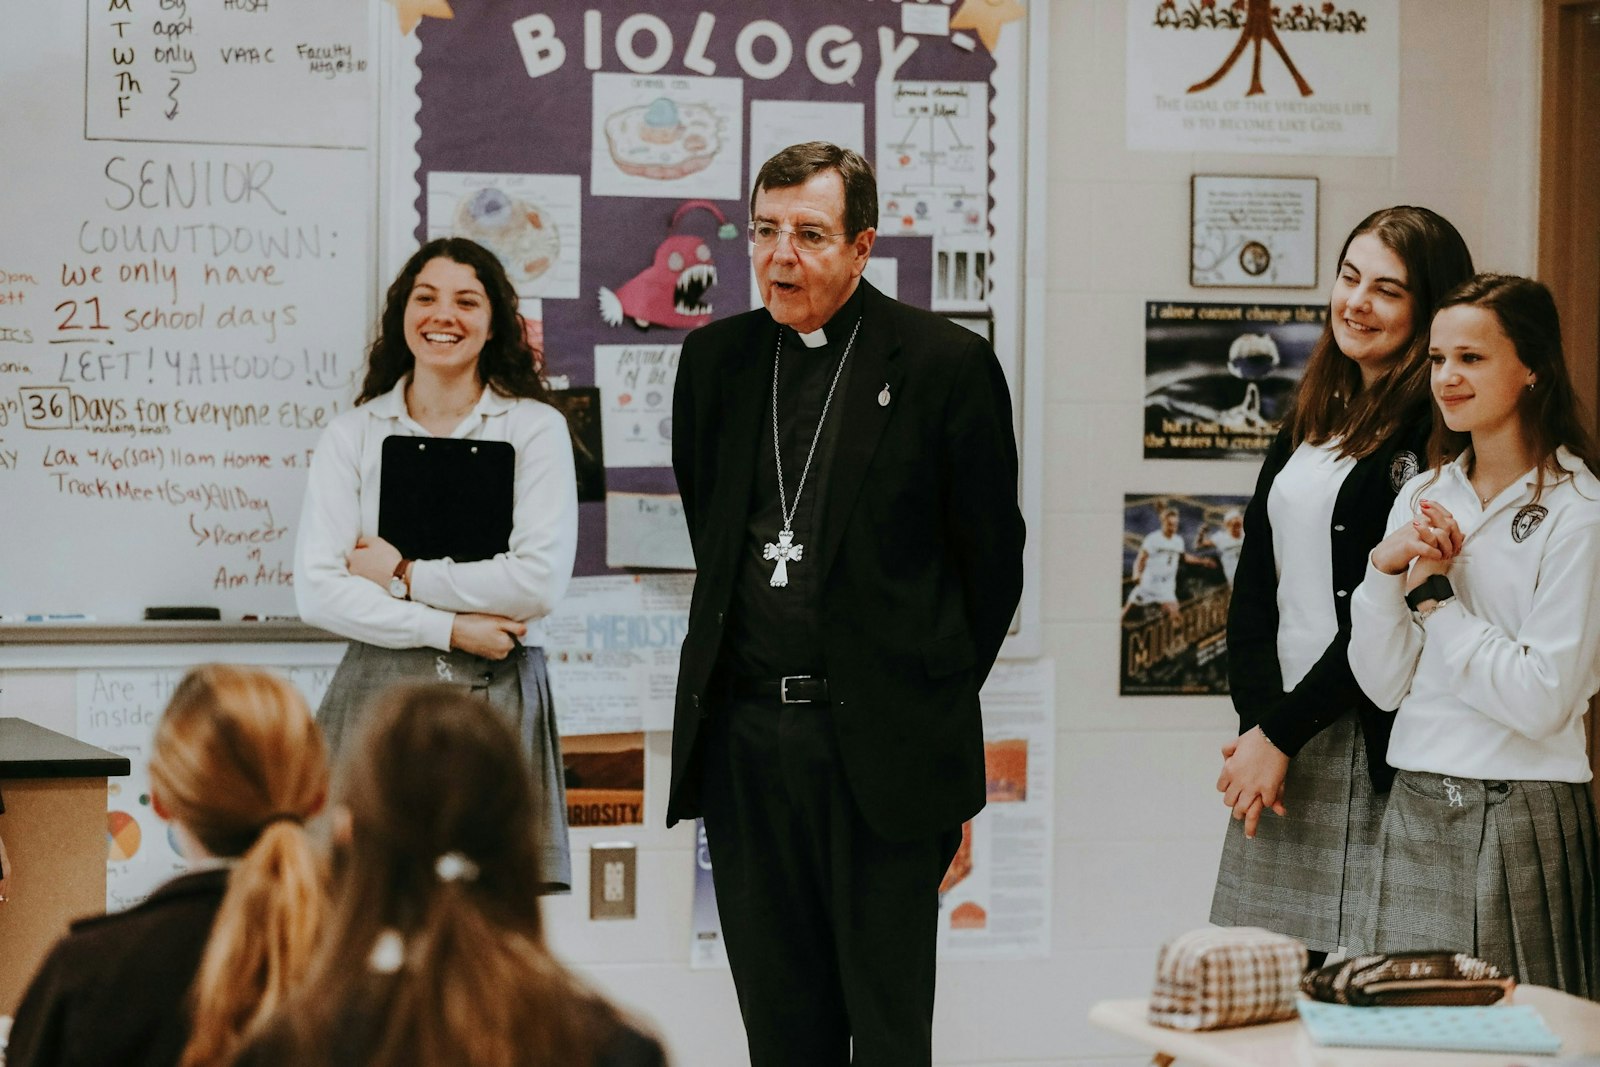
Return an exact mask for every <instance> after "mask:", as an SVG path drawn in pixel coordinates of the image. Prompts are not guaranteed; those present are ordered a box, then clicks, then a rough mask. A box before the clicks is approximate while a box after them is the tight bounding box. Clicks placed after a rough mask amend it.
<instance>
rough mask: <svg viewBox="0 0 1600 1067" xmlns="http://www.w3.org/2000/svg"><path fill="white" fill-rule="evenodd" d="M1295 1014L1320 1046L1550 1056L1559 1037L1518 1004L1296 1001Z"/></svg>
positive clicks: (1556, 1049)
mask: <svg viewBox="0 0 1600 1067" xmlns="http://www.w3.org/2000/svg"><path fill="white" fill-rule="evenodd" d="M1299 1008H1300V1018H1301V1020H1302V1021H1304V1023H1305V1026H1306V1030H1307V1031H1309V1032H1310V1034H1311V1039H1312V1040H1313V1041H1315V1042H1316V1043H1317V1044H1319V1045H1336V1046H1340V1047H1347V1048H1400V1049H1434V1050H1438V1051H1444V1052H1531V1053H1537V1054H1540V1055H1546V1056H1550V1055H1554V1054H1555V1053H1557V1052H1559V1051H1560V1049H1561V1039H1560V1038H1559V1037H1557V1036H1556V1035H1555V1034H1554V1033H1553V1032H1551V1030H1550V1028H1549V1027H1548V1026H1546V1025H1545V1022H1544V1019H1543V1018H1541V1017H1540V1015H1539V1013H1538V1011H1536V1010H1535V1009H1534V1008H1533V1007H1531V1006H1529V1005H1523V1004H1495V1005H1491V1006H1490V1007H1487V1008H1350V1007H1346V1006H1345V1005H1343V1004H1323V1003H1321V1002H1320V1001H1315V1000H1302V1001H1300V1003H1299Z"/></svg>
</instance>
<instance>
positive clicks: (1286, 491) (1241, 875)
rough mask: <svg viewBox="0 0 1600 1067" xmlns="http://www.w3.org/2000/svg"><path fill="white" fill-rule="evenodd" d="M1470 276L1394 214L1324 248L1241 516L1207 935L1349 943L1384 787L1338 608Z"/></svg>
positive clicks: (1383, 718)
mask: <svg viewBox="0 0 1600 1067" xmlns="http://www.w3.org/2000/svg"><path fill="white" fill-rule="evenodd" d="M1471 274H1472V255H1471V253H1470V252H1469V251H1468V250H1467V245H1466V242H1465V241H1464V240H1463V239H1462V237H1461V234H1460V233H1459V232H1458V231H1457V230H1456V228H1455V227H1454V226H1453V225H1451V223H1450V222H1449V220H1447V219H1445V218H1444V217H1443V216H1441V215H1439V214H1438V213H1437V212H1434V211H1430V210H1429V209H1427V208H1424V207H1415V206H1410V205H1400V206H1397V207H1390V208H1384V209H1382V210H1380V211H1375V212H1373V213H1372V214H1371V215H1368V216H1367V217H1366V218H1365V219H1363V220H1362V221H1361V222H1360V223H1358V224H1357V225H1356V227H1355V229H1354V230H1352V231H1351V232H1350V236H1348V237H1347V238H1345V243H1344V245H1343V247H1341V248H1340V250H1339V258H1338V260H1337V266H1336V274H1335V276H1334V280H1333V288H1332V291H1331V292H1330V293H1329V296H1328V319H1327V323H1326V325H1325V326H1324V327H1323V330H1322V336H1321V337H1320V338H1319V339H1318V341H1317V343H1316V345H1315V347H1314V348H1313V349H1312V352H1311V357H1310V360H1309V361H1308V362H1307V364H1306V368H1305V371H1304V373H1303V375H1302V377H1301V379H1300V384H1299V387H1298V388H1297V390H1296V392H1295V400H1294V404H1293V406H1292V408H1291V410H1290V411H1289V413H1288V416H1287V417H1286V418H1285V420H1284V425H1283V429H1282V430H1281V431H1280V432H1279V434H1278V436H1277V438H1276V439H1275V440H1274V441H1273V443H1272V447H1271V448H1270V449H1268V451H1267V454H1266V456H1265V458H1264V461H1263V463H1262V466H1261V473H1260V475H1259V477H1258V478H1257V480H1256V490H1255V496H1254V497H1252V498H1251V500H1250V504H1249V506H1248V507H1247V508H1246V509H1245V513H1244V543H1243V545H1242V546H1241V547H1240V552H1239V561H1238V565H1237V568H1236V569H1235V571H1234V575H1233V594H1232V599H1231V602H1230V604H1229V607H1228V684H1229V690H1230V692H1231V695H1232V697H1233V706H1234V709H1235V710H1236V711H1237V712H1238V714H1239V732H1238V734H1237V735H1236V736H1235V737H1233V738H1230V739H1229V740H1228V742H1227V744H1226V745H1224V746H1223V749H1222V756H1223V764H1222V771H1221V773H1220V774H1219V775H1218V778H1217V789H1218V790H1219V791H1220V792H1221V793H1222V800H1223V803H1224V804H1226V805H1227V806H1228V807H1229V808H1231V809H1232V810H1233V817H1234V820H1235V821H1234V822H1232V823H1231V824H1229V827H1228V832H1227V835H1226V837H1225V838H1224V841H1223V849H1222V859H1221V862H1220V863H1219V864H1218V870H1217V882H1216V890H1215V892H1214V894H1213V895H1212V898H1211V921H1212V922H1214V923H1216V924H1218V925H1220V926H1261V927H1265V928H1267V929H1269V930H1275V931H1277V932H1278V933H1282V934H1288V935H1290V936H1291V937H1295V938H1298V939H1299V940H1301V941H1303V942H1305V945H1306V948H1307V949H1308V950H1309V952H1310V954H1311V961H1312V963H1313V964H1320V963H1321V962H1322V961H1323V960H1324V959H1325V958H1326V957H1327V954H1328V953H1329V952H1332V951H1334V950H1336V949H1338V948H1339V947H1340V946H1348V945H1349V944H1350V936H1351V927H1352V923H1353V921H1354V920H1355V919H1356V918H1357V917H1358V916H1359V915H1360V914H1361V912H1362V909H1363V907H1364V902H1363V899H1362V896H1361V893H1362V890H1363V887H1364V886H1365V885H1366V884H1367V874H1368V872H1369V870H1370V869H1371V861H1372V849H1373V846H1374V842H1375V841H1376V838H1377V833H1378V824H1379V820H1380V819H1382V817H1383V806H1384V797H1385V795H1386V794H1387V792H1388V790H1389V784H1390V782H1391V780H1392V779H1393V776H1394V772H1393V770H1392V769H1391V768H1390V767H1389V766H1388V764H1387V763H1386V762H1385V754H1386V752H1387V750H1388V741H1389V729H1390V725H1391V722H1392V718H1391V716H1389V715H1386V714H1385V713H1384V712H1383V711H1381V710H1380V709H1379V708H1378V707H1377V706H1375V705H1374V704H1373V703H1372V701H1370V700H1368V699H1367V698H1366V697H1365V696H1364V695H1363V694H1362V691H1361V687H1360V686H1358V685H1357V684H1356V680H1355V677H1354V676H1353V675H1352V674H1351V672H1350V664H1349V662H1348V659H1347V657H1346V650H1347V648H1348V645H1349V642H1350V594H1351V591H1352V590H1353V589H1355V587H1356V586H1357V584H1359V583H1360V581H1361V577H1362V575H1363V574H1365V573H1366V566H1367V553H1368V552H1369V551H1370V550H1371V549H1372V546H1373V545H1375V544H1377V543H1378V542H1379V541H1380V540H1382V538H1383V536H1384V534H1385V533H1386V532H1387V527H1386V526H1385V523H1386V522H1387V521H1388V516H1389V508H1390V505H1391V504H1392V503H1393V502H1394V497H1395V493H1396V491H1398V490H1399V488H1400V486H1401V485H1403V484H1404V483H1405V481H1406V479H1408V478H1410V477H1411V476H1412V475H1413V474H1415V473H1416V472H1417V470H1418V469H1419V468H1420V467H1421V466H1422V464H1423V454H1424V452H1425V451H1426V447H1425V442H1426V440H1427V435H1428V428H1429V425H1430V423H1429V414H1428V361H1427V351H1428V322H1429V318H1430V317H1431V315H1432V313H1433V307H1434V303H1435V301H1437V300H1438V298H1439V297H1440V295H1441V294H1443V293H1444V292H1445V291H1446V290H1448V289H1450V288H1451V287H1452V286H1454V285H1456V284H1457V283H1459V282H1461V281H1463V280H1464V279H1466V278H1468V277H1470V276H1471Z"/></svg>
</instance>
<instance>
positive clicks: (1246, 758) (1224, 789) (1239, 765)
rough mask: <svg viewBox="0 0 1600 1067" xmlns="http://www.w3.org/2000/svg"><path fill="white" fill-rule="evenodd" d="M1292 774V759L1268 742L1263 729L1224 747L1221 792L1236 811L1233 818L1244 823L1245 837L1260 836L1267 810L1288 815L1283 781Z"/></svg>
mask: <svg viewBox="0 0 1600 1067" xmlns="http://www.w3.org/2000/svg"><path fill="white" fill-rule="evenodd" d="M1288 774H1289V757H1288V756H1286V755H1284V754H1283V753H1282V752H1280V751H1279V750H1278V748H1277V746H1276V745H1274V744H1273V743H1272V742H1271V741H1268V740H1267V735H1266V734H1264V733H1262V732H1261V727H1259V726H1255V727H1251V728H1250V729H1249V730H1246V731H1245V732H1244V733H1242V734H1240V735H1239V736H1238V737H1236V738H1234V739H1233V740H1232V741H1229V742H1228V743H1227V744H1225V745H1223V746H1222V773H1221V774H1220V775H1218V776H1217V792H1219V793H1221V794H1222V802H1223V803H1224V804H1226V805H1227V806H1228V807H1230V808H1232V809H1233V817H1234V818H1235V819H1243V820H1244V836H1246V837H1254V836H1256V826H1257V825H1258V824H1259V823H1260V822H1261V812H1262V811H1263V810H1264V809H1268V808H1270V809H1271V810H1272V811H1273V813H1274V814H1277V815H1283V814H1285V812H1286V809H1285V808H1284V806H1283V780H1284V778H1286V777H1287V776H1288Z"/></svg>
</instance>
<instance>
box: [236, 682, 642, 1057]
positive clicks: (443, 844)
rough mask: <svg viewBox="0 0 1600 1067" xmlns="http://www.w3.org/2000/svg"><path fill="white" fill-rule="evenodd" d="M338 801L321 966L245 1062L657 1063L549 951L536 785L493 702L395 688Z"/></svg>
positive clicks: (360, 734)
mask: <svg viewBox="0 0 1600 1067" xmlns="http://www.w3.org/2000/svg"><path fill="white" fill-rule="evenodd" d="M338 797H339V802H338V805H337V806H336V807H335V809H334V812H333V821H334V840H333V856H332V870H333V884H332V890H333V899H334V905H333V911H332V914H331V916H330V919H329V925H328V929H327V931H326V934H325V936H324V938H323V940H322V944H321V946H320V949H319V951H318V954H317V958H316V961H315V962H314V964H313V966H312V970H311V973H310V975H309V976H308V978H307V980H306V983H305V985H304V986H303V987H302V988H301V989H300V990H298V991H297V992H296V994H295V995H294V996H293V997H292V998H291V999H290V1000H289V1001H288V1002H287V1003H286V1004H285V1005H284V1007H283V1010H282V1011H280V1012H279V1013H278V1015H277V1016H276V1017H275V1018H274V1019H272V1020H270V1021H269V1022H268V1023H267V1024H266V1026H265V1027H264V1029H263V1031H262V1032H261V1033H260V1034H259V1035H258V1036H257V1037H256V1038H255V1039H253V1040H252V1041H250V1042H249V1043H248V1044H247V1045H246V1047H245V1048H244V1049H243V1050H242V1051H241V1053H240V1054H239V1057H238V1058H237V1059H236V1060H235V1061H234V1065H235V1067H266V1065H283V1067H291V1065H292V1067H317V1065H325V1067H334V1065H338V1067H345V1065H360V1067H423V1065H429V1067H432V1065H436V1064H452V1065H458V1067H662V1065H663V1064H664V1062H665V1060H664V1056H663V1053H662V1050H661V1046H660V1045H659V1044H657V1043H656V1041H655V1040H654V1039H653V1038H650V1037H647V1036H646V1035H644V1034H643V1033H641V1032H640V1031H639V1030H637V1029H635V1028H634V1027H633V1026H631V1025H629V1024H628V1023H627V1022H626V1021H624V1020H623V1019H622V1017H621V1016H620V1014H619V1013H618V1012H617V1011H616V1009H614V1008H612V1007H611V1006H610V1005H609V1004H607V1003H606V1002H605V1001H604V1000H603V999H601V998H600V997H599V996H598V995H596V994H595V993H593V992H591V991H590V990H588V989H587V988H585V987H584V985H583V984H582V983H581V982H579V981H578V979H577V978H575V977H574V976H573V975H572V974H570V973H568V972H567V970H566V969H565V968H563V967H562V966H561V964H560V963H559V962H557V960H556V959H555V957H554V956H552V955H551V953H550V950H549V949H548V948H547V947H546V945H545V942H544V932H543V924H542V921H541V919H540V914H539V900H538V895H539V892H540V887H541V884H542V872H541V869H540V856H541V847H542V844H543V843H542V842H541V841H540V833H539V830H538V828H537V827H538V823H537V820H536V819H534V817H533V812H534V808H535V799H536V798H535V796H534V787H533V779H532V777H531V776H530V773H529V767H528V763H527V760H526V757H525V756H524V755H523V754H522V751H521V749H520V748H519V746H518V745H517V743H516V735H515V733H514V732H513V730H512V728H511V726H510V725H509V724H508V723H507V722H506V721H505V719H504V717H503V716H501V715H500V714H498V713H497V712H496V711H495V710H494V709H493V708H492V707H491V706H490V705H489V704H488V703H487V702H486V701H484V700H482V699H480V698H478V697H475V696H473V695H471V694H470V693H469V692H467V691H466V690H464V689H462V688H461V687H460V686H450V685H438V684H435V685H418V686H402V687H397V688H395V689H392V690H390V691H389V693H387V694H386V695H384V696H383V697H381V698H380V699H379V700H378V701H377V702H376V704H375V705H374V706H372V707H370V708H368V709H367V710H366V711H365V712H364V713H363V715H362V723H361V725H360V727H359V728H358V731H357V735H356V740H355V741H354V743H352V744H351V745H350V746H349V747H348V748H347V749H346V752H345V755H344V756H343V757H342V758H341V760H340V775H339V786H338Z"/></svg>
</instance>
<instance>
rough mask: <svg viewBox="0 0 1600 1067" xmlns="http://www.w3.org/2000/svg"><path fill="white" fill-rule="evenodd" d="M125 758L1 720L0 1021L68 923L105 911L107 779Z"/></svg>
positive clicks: (120, 770) (124, 766)
mask: <svg viewBox="0 0 1600 1067" xmlns="http://www.w3.org/2000/svg"><path fill="white" fill-rule="evenodd" d="M128 772H129V764H128V759H127V757H125V756H118V755H116V754H114V753H111V752H107V751H106V750H105V749H102V748H96V747H95V746H93V745H89V744H85V743H84V742H82V741H77V740H74V739H73V738H70V737H67V736H66V735H64V734H58V733H56V732H55V731H54V730H47V729H45V728H44V727H42V726H38V725H35V724H34V723H31V722H28V721H27V720H26V719H8V718H0V801H3V803H4V805H5V811H4V813H3V814H0V840H4V842H5V847H6V853H7V855H8V857H9V859H10V861H11V862H10V867H9V868H8V874H9V878H8V880H7V882H6V898H7V899H6V901H5V902H4V903H0V958H3V959H4V960H5V966H4V967H3V968H0V1015H12V1014H14V1013H15V1012H16V1008H17V1002H18V1001H20V1000H21V999H22V993H23V991H24V990H25V989H26V988H27V986H28V982H29V981H30V980H32V978H33V973H34V971H36V970H38V967H39V963H40V962H41V961H42V960H43V959H44V957H45V954H46V953H47V952H49V951H50V948H51V946H52V945H54V944H55V943H56V940H57V939H58V938H59V937H60V936H61V935H62V934H64V933H66V932H67V925H68V923H70V922H71V921H72V920H73V919H76V918H80V917H82V916H84V915H98V914H100V913H101V912H103V911H105V909H106V847H107V846H106V778H107V777H110V776H120V775H125V774H127V773H128Z"/></svg>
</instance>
